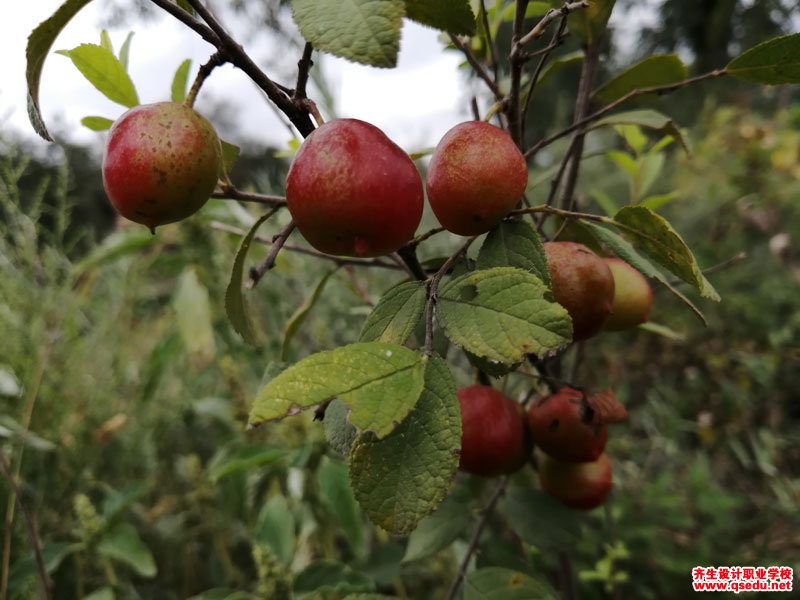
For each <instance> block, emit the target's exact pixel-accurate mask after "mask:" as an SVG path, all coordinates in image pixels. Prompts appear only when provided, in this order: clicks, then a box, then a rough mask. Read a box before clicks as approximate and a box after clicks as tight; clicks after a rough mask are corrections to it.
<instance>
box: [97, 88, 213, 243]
mask: <svg viewBox="0 0 800 600" xmlns="http://www.w3.org/2000/svg"><path fill="white" fill-rule="evenodd" d="M221 166H222V149H221V146H220V141H219V138H218V137H217V132H216V131H215V130H214V127H213V125H211V123H210V122H209V121H208V120H207V119H205V118H204V117H202V116H201V115H199V114H198V113H197V112H195V111H194V109H192V108H191V107H189V106H186V105H184V104H179V103H176V102H158V103H155V104H143V105H140V106H136V107H134V108H132V109H130V110H129V111H127V112H126V113H125V114H123V115H122V116H121V117H120V118H119V119H117V121H116V122H115V123H114V125H113V126H112V127H111V130H110V131H109V134H108V140H107V141H106V147H105V152H104V154H103V187H104V188H105V190H106V194H107V195H108V199H109V200H110V201H111V204H112V205H113V206H114V208H115V209H116V210H117V212H118V213H119V214H120V215H122V216H123V217H125V218H126V219H130V220H131V221H135V222H136V223H141V224H143V225H146V226H147V227H149V228H150V229H151V230H153V231H155V228H156V227H157V226H158V225H164V224H165V223H174V222H176V221H180V220H182V219H185V218H187V217H189V216H191V215H193V214H194V213H196V212H197V211H198V210H200V209H201V208H202V207H203V205H204V204H205V203H206V201H207V200H208V198H209V197H210V196H211V193H212V192H213V191H214V186H215V185H216V184H217V179H218V178H219V174H220V170H221Z"/></svg>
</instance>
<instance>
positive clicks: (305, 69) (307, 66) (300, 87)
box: [294, 42, 314, 100]
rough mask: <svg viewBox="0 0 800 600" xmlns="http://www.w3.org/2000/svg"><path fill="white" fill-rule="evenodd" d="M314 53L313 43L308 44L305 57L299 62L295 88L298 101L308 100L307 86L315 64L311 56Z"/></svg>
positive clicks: (304, 49) (295, 96) (305, 48)
mask: <svg viewBox="0 0 800 600" xmlns="http://www.w3.org/2000/svg"><path fill="white" fill-rule="evenodd" d="M312 52H314V47H313V46H312V45H311V42H306V45H305V46H304V47H303V56H301V57H300V60H299V61H297V83H296V84H295V86H294V98H295V99H297V100H304V99H306V98H308V96H307V95H306V84H307V83H308V74H309V72H310V71H311V67H312V65H313V64H314V63H313V62H312V61H311V54H312Z"/></svg>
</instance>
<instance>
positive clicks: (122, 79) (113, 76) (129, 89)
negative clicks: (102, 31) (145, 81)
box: [56, 44, 139, 108]
mask: <svg viewBox="0 0 800 600" xmlns="http://www.w3.org/2000/svg"><path fill="white" fill-rule="evenodd" d="M56 54H62V55H64V56H66V57H68V58H69V59H70V60H71V61H72V64H74V65H75V66H76V67H77V69H78V70H79V71H80V72H81V73H82V74H83V76H84V77H86V79H87V80H88V81H89V83H91V84H92V85H93V86H94V87H95V88H97V91H99V92H100V93H101V94H103V95H104V96H105V97H106V98H108V99H109V100H111V101H112V102H116V103H117V104H121V105H122V106H126V107H128V108H131V107H134V106H136V105H137V104H139V96H138V95H137V94H136V88H135V87H134V85H133V81H131V78H130V76H129V75H128V72H127V71H126V70H125V67H123V66H122V63H121V62H120V61H119V59H118V58H117V57H116V56H114V54H113V53H112V52H110V51H109V50H108V49H107V48H103V46H98V45H96V44H81V45H80V46H78V47H76V48H73V49H72V50H59V51H58V52H57V53H56Z"/></svg>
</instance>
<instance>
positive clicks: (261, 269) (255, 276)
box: [247, 221, 295, 290]
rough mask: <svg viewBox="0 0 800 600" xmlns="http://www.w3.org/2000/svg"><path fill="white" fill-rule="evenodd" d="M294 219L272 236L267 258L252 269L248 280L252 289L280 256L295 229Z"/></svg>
mask: <svg viewBox="0 0 800 600" xmlns="http://www.w3.org/2000/svg"><path fill="white" fill-rule="evenodd" d="M294 227H295V225H294V221H289V224H288V225H287V226H286V227H284V228H283V229H282V230H281V232H280V233H279V234H278V235H276V236H275V237H274V238H272V247H271V248H270V249H269V253H268V254H267V258H265V259H264V262H262V263H261V264H260V265H258V266H257V267H253V268H251V269H250V280H249V281H248V282H247V289H250V290H252V289H253V288H254V287H256V285H258V282H259V281H260V280H261V278H262V277H263V276H264V273H266V272H267V271H269V270H270V269H272V268H273V267H274V266H275V260H276V259H277V258H278V254H279V253H280V251H281V248H283V245H284V244H285V243H286V240H287V239H289V236H290V235H291V234H292V232H293V231H294Z"/></svg>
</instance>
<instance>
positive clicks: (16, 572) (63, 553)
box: [8, 542, 84, 598]
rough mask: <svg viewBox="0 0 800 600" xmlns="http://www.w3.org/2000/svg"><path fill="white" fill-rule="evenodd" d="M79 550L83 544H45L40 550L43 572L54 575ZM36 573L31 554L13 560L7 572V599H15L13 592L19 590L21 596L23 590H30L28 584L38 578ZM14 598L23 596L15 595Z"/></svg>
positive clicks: (34, 559)
mask: <svg viewBox="0 0 800 600" xmlns="http://www.w3.org/2000/svg"><path fill="white" fill-rule="evenodd" d="M81 550H84V547H83V544H67V543H65V542H47V543H45V544H44V547H43V548H42V559H43V560H44V569H45V571H46V572H47V573H48V574H52V573H54V572H55V571H56V569H58V567H59V566H60V565H61V563H62V562H63V561H64V559H65V558H67V556H69V555H70V554H72V553H73V552H80V551H81ZM38 572H39V570H38V568H37V564H36V558H35V557H34V555H33V553H32V552H31V553H30V554H27V555H22V556H21V557H20V558H18V559H17V560H15V561H14V564H13V565H11V568H10V569H9V571H8V589H9V592H10V593H9V597H10V598H14V597H15V593H14V592H15V590H20V594H21V593H22V592H23V590H29V589H32V588H31V587H30V584H29V582H32V580H33V579H34V578H36V577H38ZM34 585H35V584H34ZM16 597H23V596H21V595H17V596H16ZM24 597H28V596H24Z"/></svg>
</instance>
